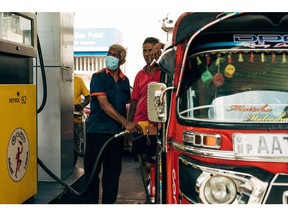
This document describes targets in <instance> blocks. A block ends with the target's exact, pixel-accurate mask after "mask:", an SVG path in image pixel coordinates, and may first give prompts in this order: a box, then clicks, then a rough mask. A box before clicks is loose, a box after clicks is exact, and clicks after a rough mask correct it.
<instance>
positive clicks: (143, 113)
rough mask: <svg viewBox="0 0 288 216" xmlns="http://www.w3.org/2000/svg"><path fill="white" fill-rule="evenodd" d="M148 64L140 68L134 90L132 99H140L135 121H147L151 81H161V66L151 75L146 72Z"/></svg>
mask: <svg viewBox="0 0 288 216" xmlns="http://www.w3.org/2000/svg"><path fill="white" fill-rule="evenodd" d="M146 67H147V65H146V66H145V67H144V68H143V69H142V70H140V71H139V72H138V73H137V75H136V77H135V79H134V85H133V90H132V96H131V99H132V100H135V101H138V103H137V108H136V112H135V116H134V119H133V121H134V122H139V121H147V120H148V113H147V89H148V84H149V83H150V82H159V81H160V68H159V69H158V70H157V71H156V73H155V74H154V75H150V74H148V73H147V72H145V70H146Z"/></svg>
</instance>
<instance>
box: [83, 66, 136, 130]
mask: <svg viewBox="0 0 288 216" xmlns="http://www.w3.org/2000/svg"><path fill="white" fill-rule="evenodd" d="M90 95H91V102H90V109H91V112H90V115H89V117H88V127H87V132H88V133H103V134H113V135H114V134H116V133H119V132H121V131H123V129H124V128H123V126H122V125H121V124H120V123H119V122H117V121H116V120H114V119H112V118H111V117H110V116H108V115H107V114H106V113H105V112H104V111H103V110H102V109H101V107H100V104H99V101H98V100H97V96H99V95H106V96H107V100H108V102H109V103H110V104H111V105H112V106H113V107H114V109H115V110H116V111H117V112H118V113H119V114H120V115H122V116H124V117H126V104H127V103H129V102H130V100H131V95H130V83H129V79H128V78H127V77H126V76H125V75H124V74H123V73H122V71H121V70H120V73H119V77H118V80H117V82H115V81H114V78H113V77H112V75H111V74H110V71H109V70H108V69H107V68H104V69H102V70H100V71H99V72H96V73H94V74H93V75H92V79H91V82H90Z"/></svg>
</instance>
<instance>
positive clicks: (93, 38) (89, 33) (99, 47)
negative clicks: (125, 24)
mask: <svg viewBox="0 0 288 216" xmlns="http://www.w3.org/2000/svg"><path fill="white" fill-rule="evenodd" d="M122 41H123V35H122V31H120V30H117V29H115V28H81V29H79V28H76V29H74V52H78V53H79V52H103V51H104V52H105V51H108V48H109V46H110V45H111V44H122Z"/></svg>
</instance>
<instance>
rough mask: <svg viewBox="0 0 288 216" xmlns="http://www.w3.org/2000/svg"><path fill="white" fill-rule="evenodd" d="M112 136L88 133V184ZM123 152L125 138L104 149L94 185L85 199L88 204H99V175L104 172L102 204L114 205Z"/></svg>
mask: <svg viewBox="0 0 288 216" xmlns="http://www.w3.org/2000/svg"><path fill="white" fill-rule="evenodd" d="M112 136H113V135H111V134H99V133H87V136H86V151H85V155H84V170H85V178H86V183H87V182H88V181H89V178H90V176H91V174H92V171H93V167H94V164H95V161H96V158H97V156H98V154H99V153H101V152H100V150H101V148H102V146H103V145H104V144H105V143H106V141H107V140H108V139H109V138H111V137H112ZM122 152H123V138H122V137H120V138H117V139H116V138H114V139H112V140H111V141H110V142H109V143H108V145H107V146H106V147H105V148H104V151H103V152H102V154H101V155H102V156H101V158H100V160H99V163H98V166H97V169H96V172H95V175H94V178H93V182H92V185H91V187H90V189H89V190H88V191H89V193H88V194H87V196H86V198H85V202H86V203H91V204H93V203H94V204H97V203H98V199H99V183H100V177H99V174H100V172H101V167H102V168H103V171H102V180H101V181H102V189H103V196H102V203H103V204H113V203H115V202H116V199H117V194H118V188H119V177H120V174H121V170H122Z"/></svg>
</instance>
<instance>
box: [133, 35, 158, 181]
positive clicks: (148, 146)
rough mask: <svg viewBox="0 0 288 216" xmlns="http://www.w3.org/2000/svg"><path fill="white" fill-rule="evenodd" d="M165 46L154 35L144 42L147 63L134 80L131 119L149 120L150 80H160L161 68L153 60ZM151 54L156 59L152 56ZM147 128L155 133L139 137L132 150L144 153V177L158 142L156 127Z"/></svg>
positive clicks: (152, 161)
mask: <svg viewBox="0 0 288 216" xmlns="http://www.w3.org/2000/svg"><path fill="white" fill-rule="evenodd" d="M163 47H164V44H163V43H161V42H160V41H159V39H157V38H154V37H147V38H146V39H145V40H144V42H143V45H142V49H143V57H144V60H145V62H146V65H145V66H144V67H143V69H141V70H140V71H139V72H138V73H137V74H136V77H135V80H134V85H133V91H132V97H131V104H130V108H129V113H128V120H129V121H134V122H140V121H149V120H148V113H147V89H148V84H149V83H150V82H159V81H160V68H159V66H158V65H157V64H155V63H154V62H155V61H154V62H153V60H154V59H155V58H156V59H157V58H158V57H159V56H160V54H161V49H163ZM151 56H152V57H153V58H154V59H153V58H151ZM156 59H155V60H156ZM150 125H151V124H150ZM147 130H148V131H154V135H151V136H150V135H149V136H142V137H141V138H140V139H137V140H136V141H135V143H134V142H133V143H132V152H134V153H137V154H138V153H139V154H142V156H143V161H144V162H145V167H146V169H147V172H146V173H144V178H146V175H147V174H148V172H149V170H150V168H151V165H152V163H154V162H155V160H154V159H153V157H154V156H155V154H156V143H157V140H156V135H155V134H156V128H155V127H153V126H152V125H151V126H149V129H148V128H147ZM151 134H152V133H151Z"/></svg>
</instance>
